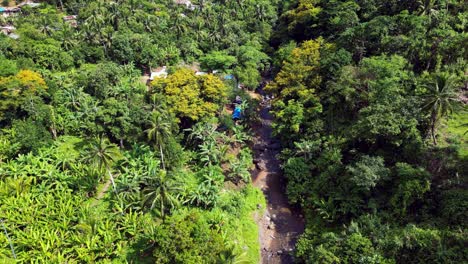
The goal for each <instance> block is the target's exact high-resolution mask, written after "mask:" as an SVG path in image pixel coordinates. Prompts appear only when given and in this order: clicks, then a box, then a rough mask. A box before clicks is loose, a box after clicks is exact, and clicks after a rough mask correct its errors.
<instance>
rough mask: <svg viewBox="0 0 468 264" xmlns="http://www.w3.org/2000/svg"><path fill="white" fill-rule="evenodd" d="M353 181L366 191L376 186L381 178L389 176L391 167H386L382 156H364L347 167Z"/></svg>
mask: <svg viewBox="0 0 468 264" xmlns="http://www.w3.org/2000/svg"><path fill="white" fill-rule="evenodd" d="M347 170H348V172H349V173H350V174H351V176H352V178H351V181H352V182H354V184H356V185H357V186H358V188H362V189H364V190H366V191H369V190H370V189H372V188H374V187H375V186H376V185H377V183H378V182H379V181H381V180H385V179H386V178H387V177H388V174H389V172H390V171H389V169H387V168H385V165H384V160H383V159H382V157H369V156H363V157H361V159H360V160H359V161H357V162H356V163H355V164H354V165H351V166H348V167H347Z"/></svg>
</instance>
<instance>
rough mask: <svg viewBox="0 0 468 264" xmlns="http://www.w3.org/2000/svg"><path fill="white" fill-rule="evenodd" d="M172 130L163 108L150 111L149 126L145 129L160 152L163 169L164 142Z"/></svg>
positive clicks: (149, 138)
mask: <svg viewBox="0 0 468 264" xmlns="http://www.w3.org/2000/svg"><path fill="white" fill-rule="evenodd" d="M171 131H172V123H171V122H170V120H169V116H168V114H167V112H166V111H165V110H160V111H156V110H153V112H152V113H151V120H150V127H149V128H148V129H147V130H145V132H146V133H147V135H148V140H149V141H150V142H153V144H154V147H155V148H156V149H158V148H159V153H160V154H161V165H162V168H163V170H165V164H164V152H163V147H164V142H166V140H167V139H168V138H169V136H170V135H171Z"/></svg>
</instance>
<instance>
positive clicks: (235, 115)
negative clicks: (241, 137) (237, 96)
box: [232, 106, 242, 120]
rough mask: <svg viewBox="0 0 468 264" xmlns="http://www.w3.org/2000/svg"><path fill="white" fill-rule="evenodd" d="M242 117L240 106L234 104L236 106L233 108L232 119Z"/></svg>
mask: <svg viewBox="0 0 468 264" xmlns="http://www.w3.org/2000/svg"><path fill="white" fill-rule="evenodd" d="M241 117H242V109H241V108H240V106H236V108H234V112H233V113H232V119H234V120H236V119H241Z"/></svg>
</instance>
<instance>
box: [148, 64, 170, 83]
mask: <svg viewBox="0 0 468 264" xmlns="http://www.w3.org/2000/svg"><path fill="white" fill-rule="evenodd" d="M166 77H167V67H166V66H162V67H158V68H156V69H154V71H152V72H151V75H150V78H149V80H150V81H152V80H154V79H156V78H166Z"/></svg>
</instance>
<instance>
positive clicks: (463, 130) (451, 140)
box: [443, 111, 468, 158]
mask: <svg viewBox="0 0 468 264" xmlns="http://www.w3.org/2000/svg"><path fill="white" fill-rule="evenodd" d="M467 124H468V113H467V112H466V111H462V112H459V113H456V114H453V115H451V116H450V118H449V119H448V120H447V122H446V127H445V128H444V130H445V131H444V133H443V134H445V135H446V137H445V141H446V143H448V144H453V145H455V146H456V147H457V150H458V155H459V156H460V157H461V158H467V157H468V132H467V131H468V125H467Z"/></svg>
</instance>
